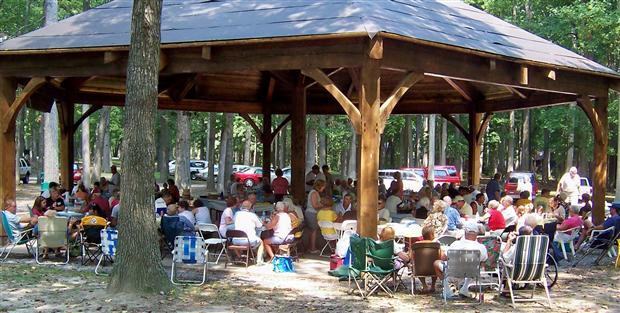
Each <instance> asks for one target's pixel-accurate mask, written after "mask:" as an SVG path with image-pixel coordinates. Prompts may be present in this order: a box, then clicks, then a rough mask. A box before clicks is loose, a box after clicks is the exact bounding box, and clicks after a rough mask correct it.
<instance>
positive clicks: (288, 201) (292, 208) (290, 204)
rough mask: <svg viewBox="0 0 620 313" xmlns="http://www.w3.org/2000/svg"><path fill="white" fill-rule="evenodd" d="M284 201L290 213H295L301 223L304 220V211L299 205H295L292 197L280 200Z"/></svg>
mask: <svg viewBox="0 0 620 313" xmlns="http://www.w3.org/2000/svg"><path fill="white" fill-rule="evenodd" d="M282 201H283V202H284V203H286V205H287V207H288V210H289V212H290V213H291V214H295V217H297V219H298V220H299V223H303V221H304V212H303V210H302V209H301V207H300V206H298V205H295V203H294V201H293V199H292V198H289V197H285V198H284V200H282Z"/></svg>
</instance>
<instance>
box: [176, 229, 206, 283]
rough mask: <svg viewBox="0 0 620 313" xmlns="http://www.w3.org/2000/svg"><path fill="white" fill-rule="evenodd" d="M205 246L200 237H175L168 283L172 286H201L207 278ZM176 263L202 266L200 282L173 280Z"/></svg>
mask: <svg viewBox="0 0 620 313" xmlns="http://www.w3.org/2000/svg"><path fill="white" fill-rule="evenodd" d="M207 254H208V251H207V244H206V243H205V241H204V239H202V237H198V236H177V237H176V239H175V240H174V249H173V250H172V269H171V270H170V282H172V283H173V284H174V285H202V284H204V283H205V280H206V278H207V263H208V262H207ZM177 263H181V264H197V265H201V266H202V280H200V281H196V280H178V279H176V280H175V274H176V269H177Z"/></svg>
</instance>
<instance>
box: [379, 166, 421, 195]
mask: <svg viewBox="0 0 620 313" xmlns="http://www.w3.org/2000/svg"><path fill="white" fill-rule="evenodd" d="M394 172H400V177H401V179H402V180H403V188H404V190H411V191H415V192H418V191H420V189H422V186H423V184H424V178H422V176H420V175H418V174H416V173H415V172H414V171H409V170H398V169H383V170H379V178H381V179H383V185H385V189H389V188H390V184H391V183H392V181H394V177H393V176H392V175H393V174H394Z"/></svg>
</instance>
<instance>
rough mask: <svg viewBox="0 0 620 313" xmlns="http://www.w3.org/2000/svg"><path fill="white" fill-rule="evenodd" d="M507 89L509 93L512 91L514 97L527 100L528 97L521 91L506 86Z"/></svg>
mask: <svg viewBox="0 0 620 313" xmlns="http://www.w3.org/2000/svg"><path fill="white" fill-rule="evenodd" d="M505 87H506V89H508V91H510V92H511V93H512V94H513V95H516V96H518V97H519V98H521V99H527V95H525V94H524V93H523V92H521V91H520V90H519V89H517V88H515V87H510V86H505Z"/></svg>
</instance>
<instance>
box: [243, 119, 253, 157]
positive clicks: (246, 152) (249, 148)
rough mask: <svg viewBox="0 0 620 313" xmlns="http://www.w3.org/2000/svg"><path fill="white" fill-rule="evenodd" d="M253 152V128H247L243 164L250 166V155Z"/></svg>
mask: <svg viewBox="0 0 620 313" xmlns="http://www.w3.org/2000/svg"><path fill="white" fill-rule="evenodd" d="M251 152H252V128H251V127H249V126H246V128H245V143H244V145H243V164H245V165H248V164H250V153H251Z"/></svg>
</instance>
